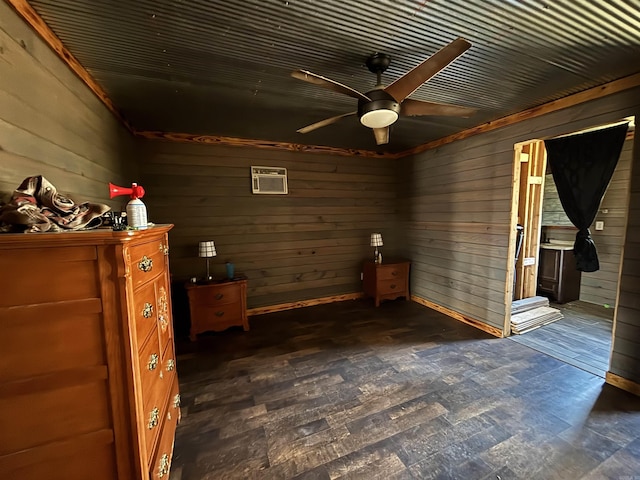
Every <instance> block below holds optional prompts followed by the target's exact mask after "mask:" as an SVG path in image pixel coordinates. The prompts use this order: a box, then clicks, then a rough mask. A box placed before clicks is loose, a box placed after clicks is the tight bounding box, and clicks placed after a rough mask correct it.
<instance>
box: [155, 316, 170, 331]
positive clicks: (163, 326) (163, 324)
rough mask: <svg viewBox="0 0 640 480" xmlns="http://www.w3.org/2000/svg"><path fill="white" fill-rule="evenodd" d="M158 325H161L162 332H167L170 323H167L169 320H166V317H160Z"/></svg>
mask: <svg viewBox="0 0 640 480" xmlns="http://www.w3.org/2000/svg"><path fill="white" fill-rule="evenodd" d="M158 323H160V329H161V330H162V332H163V333H164V332H166V331H167V327H168V326H169V322H167V319H166V318H164V315H160V316H159V317H158Z"/></svg>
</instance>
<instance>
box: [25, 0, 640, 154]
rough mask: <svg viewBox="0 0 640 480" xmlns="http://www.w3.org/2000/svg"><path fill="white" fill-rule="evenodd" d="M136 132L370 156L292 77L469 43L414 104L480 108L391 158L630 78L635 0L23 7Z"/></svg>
mask: <svg viewBox="0 0 640 480" xmlns="http://www.w3.org/2000/svg"><path fill="white" fill-rule="evenodd" d="M30 4H31V5H32V6H33V7H34V8H35V10H36V11H37V12H38V13H39V14H40V15H41V16H42V17H43V19H44V20H45V21H46V22H47V24H48V25H49V26H50V27H51V29H52V30H53V31H54V32H55V33H56V35H57V36H58V37H59V38H60V39H61V40H62V42H63V43H64V45H65V46H66V47H67V48H68V49H69V51H70V52H71V53H72V54H73V55H74V56H76V58H78V60H79V61H80V63H81V64H82V65H83V66H84V67H85V68H86V69H87V70H88V71H89V73H90V74H91V75H92V76H93V77H94V78H95V80H96V81H97V82H98V83H99V84H100V85H101V86H102V88H103V89H104V90H105V91H106V92H107V94H108V95H109V97H110V98H111V100H112V101H113V102H114V104H115V105H116V106H117V108H118V109H119V110H120V111H121V112H122V114H123V116H124V117H125V118H126V119H127V120H128V121H129V122H130V123H131V124H132V125H133V126H134V128H135V129H137V130H159V131H171V132H185V133H194V134H209V135H221V136H231V137H239V138H252V139H261V140H270V141H280V142H293V143H304V144H312V145H331V146H337V147H345V148H363V149H371V150H374V149H376V146H375V142H374V140H373V136H372V134H371V131H370V130H369V129H367V128H365V127H363V126H361V125H360V124H359V123H358V121H357V118H355V117H349V118H347V119H344V120H342V121H341V122H340V123H339V124H335V125H331V126H328V127H325V128H322V129H319V130H316V131H314V132H311V133H308V134H306V135H302V134H298V133H296V132H295V130H296V129H297V128H300V127H302V126H305V125H307V124H310V123H314V122H316V121H319V120H322V119H323V118H326V117H330V116H333V115H338V114H341V113H346V112H348V111H353V110H355V106H356V101H355V100H354V99H353V98H350V97H347V96H344V95H340V94H338V93H335V92H332V91H329V90H325V89H322V88H320V87H317V86H314V85H309V84H306V83H304V82H301V81H299V80H296V79H293V78H291V77H290V72H291V71H292V70H296V69H305V70H310V71H312V72H314V73H317V74H320V75H323V76H325V77H329V78H331V79H333V80H336V81H338V82H341V83H344V84H346V85H349V86H350V87H353V88H355V89H357V90H359V91H361V92H366V91H368V90H370V89H371V87H373V86H374V84H375V75H373V74H372V73H370V72H369V71H368V70H367V68H366V67H365V66H364V60H365V59H366V57H367V55H369V54H370V53H372V52H376V51H378V52H384V53H387V54H389V55H391V57H392V63H391V66H390V67H389V69H388V70H387V72H385V74H384V75H383V82H384V83H385V84H388V83H391V81H393V80H394V79H396V78H398V77H399V76H401V75H402V74H403V73H405V72H406V71H408V70H410V69H411V68H413V67H414V66H415V65H417V64H418V63H420V62H422V61H423V60H424V59H425V58H427V57H428V56H430V55H432V54H433V53H435V52H436V51H437V50H438V49H440V48H441V47H443V46H445V45H446V44H448V43H449V42H451V41H452V40H454V39H455V38H457V37H459V36H460V37H464V38H466V39H467V40H469V41H470V42H472V44H473V46H472V47H471V49H470V50H468V51H467V52H466V53H465V54H464V55H462V57H460V58H458V59H457V60H456V61H454V62H453V63H452V64H451V65H449V67H447V68H446V69H445V70H443V71H441V72H440V73H439V74H438V75H436V76H435V77H433V78H432V79H431V80H429V81H428V82H427V83H425V84H424V85H423V86H422V87H421V88H419V89H418V90H417V91H416V92H415V93H414V94H413V95H412V96H411V98H414V99H418V100H426V101H435V102H444V103H454V104H458V105H463V106H469V107H474V108H477V109H479V113H478V114H476V115H475V116H473V117H472V118H469V119H463V118H450V117H418V118H401V119H400V120H399V121H398V122H397V123H396V124H394V125H393V126H392V131H391V142H390V144H389V145H388V146H387V147H386V149H388V150H391V151H397V150H403V149H406V148H409V147H413V146H416V145H419V144H422V143H425V142H428V141H431V140H434V139H437V138H441V137H444V136H446V135H449V134H452V133H455V132H458V131H460V130H464V129H466V128H469V127H472V126H475V125H478V124H481V123H484V122H486V121H489V120H493V119H496V118H500V117H503V116H505V115H508V114H511V113H515V112H518V111H522V110H524V109H527V108H530V107H533V106H537V105H540V104H543V103H546V102H548V101H551V100H554V99H558V98H561V97H564V96H566V95H569V94H571V93H575V92H579V91H582V90H585V89H588V88H590V87H594V86H597V85H601V84H603V83H606V82H609V81H612V80H615V79H619V78H622V77H625V76H628V75H631V74H634V73H637V72H640V61H639V60H640V3H639V2H637V1H621V0H607V1H604V0H603V1H593V0H566V1H552V0H549V1H546V2H543V1H539V0H522V1H515V0H511V1H506V0H501V1H499V0H482V1H481V0H440V1H410V0H386V1H385V0H381V1H372V0H365V1H352V0H347V1H326V0H324V1H314V0H288V1H287V0H279V1H272V0H268V1H267V0H264V1H258V0H251V1H247V0H243V1H237V0H229V1H224V2H221V1H204V0H190V1H189V0H136V1H135V2H122V1H116V0H111V1H100V2H95V1H93V0H33V1H31V2H30Z"/></svg>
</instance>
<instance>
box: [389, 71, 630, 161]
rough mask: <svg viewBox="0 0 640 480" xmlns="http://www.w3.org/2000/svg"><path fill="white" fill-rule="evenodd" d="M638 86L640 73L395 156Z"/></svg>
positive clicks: (420, 151) (424, 149)
mask: <svg viewBox="0 0 640 480" xmlns="http://www.w3.org/2000/svg"><path fill="white" fill-rule="evenodd" d="M638 86H640V73H636V74H634V75H629V76H628V77H624V78H621V79H619V80H614V81H612V82H609V83H605V84H604V85H599V86H597V87H593V88H590V89H588V90H584V91H582V92H578V93H574V94H573V95H569V96H567V97H563V98H559V99H558V100H553V101H551V102H547V103H545V104H542V105H539V106H537V107H533V108H529V109H527V110H523V111H521V112H518V113H514V114H512V115H508V116H506V117H502V118H498V119H497V120H492V121H490V122H487V123H483V124H482V125H478V126H476V127H472V128H469V129H467V130H463V131H461V132H458V133H454V134H452V135H449V136H447V137H443V138H440V139H438V140H434V141H432V142H428V143H425V144H422V145H418V146H417V147H414V148H411V149H409V150H403V151H402V152H398V153H396V154H395V155H396V156H397V157H398V158H402V157H406V156H408V155H415V154H418V153H422V152H425V151H427V150H431V149H433V148H437V147H441V146H442V145H446V144H448V143H452V142H455V141H457V140H463V139H465V138H469V137H472V136H474V135H478V134H480V133H486V132H490V131H491V130H496V129H498V128H502V127H506V126H509V125H513V124H515V123H519V122H522V121H524V120H530V119H532V118H536V117H540V116H542V115H545V114H547V113H552V112H555V111H558V110H562V109H564V108H569V107H573V106H575V105H579V104H581V103H585V102H589V101H591V100H596V99H598V98H601V97H606V96H608V95H613V94H614V93H619V92H622V91H624V90H628V89H630V88H635V87H638Z"/></svg>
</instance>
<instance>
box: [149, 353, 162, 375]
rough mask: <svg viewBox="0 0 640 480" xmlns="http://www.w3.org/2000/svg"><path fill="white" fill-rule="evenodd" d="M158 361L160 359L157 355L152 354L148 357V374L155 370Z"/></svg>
mask: <svg viewBox="0 0 640 480" xmlns="http://www.w3.org/2000/svg"><path fill="white" fill-rule="evenodd" d="M159 359H160V357H159V356H158V354H157V353H154V354H152V355H151V356H150V357H149V363H148V364H147V368H148V369H149V371H150V372H152V371H154V370H155V369H156V367H157V366H158V360H159Z"/></svg>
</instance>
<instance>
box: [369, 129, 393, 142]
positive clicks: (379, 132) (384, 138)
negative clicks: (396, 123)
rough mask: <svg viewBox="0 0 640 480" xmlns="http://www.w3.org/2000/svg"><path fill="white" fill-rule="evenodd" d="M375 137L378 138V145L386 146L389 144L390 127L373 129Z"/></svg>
mask: <svg viewBox="0 0 640 480" xmlns="http://www.w3.org/2000/svg"><path fill="white" fill-rule="evenodd" d="M371 130H373V135H374V136H375V137H376V145H384V144H385V143H389V127H382V128H372V129H371Z"/></svg>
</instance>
